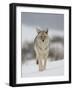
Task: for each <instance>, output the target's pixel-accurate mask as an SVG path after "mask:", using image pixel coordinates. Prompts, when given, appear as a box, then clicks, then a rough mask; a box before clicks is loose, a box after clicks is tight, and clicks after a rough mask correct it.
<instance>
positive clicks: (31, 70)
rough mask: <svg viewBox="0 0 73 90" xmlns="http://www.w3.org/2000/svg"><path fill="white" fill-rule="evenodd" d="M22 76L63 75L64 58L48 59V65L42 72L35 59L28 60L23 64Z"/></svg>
mask: <svg viewBox="0 0 73 90" xmlns="http://www.w3.org/2000/svg"><path fill="white" fill-rule="evenodd" d="M21 75H22V77H39V76H40V77H41V76H62V75H64V60H58V61H48V62H47V67H46V69H45V70H44V71H42V72H40V71H39V69H38V65H36V62H35V60H28V61H27V62H25V63H24V64H22V74H21Z"/></svg>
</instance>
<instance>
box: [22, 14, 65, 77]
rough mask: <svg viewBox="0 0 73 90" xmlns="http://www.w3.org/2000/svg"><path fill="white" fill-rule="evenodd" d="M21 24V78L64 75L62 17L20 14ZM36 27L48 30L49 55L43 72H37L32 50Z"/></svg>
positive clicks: (56, 15)
mask: <svg viewBox="0 0 73 90" xmlns="http://www.w3.org/2000/svg"><path fill="white" fill-rule="evenodd" d="M21 23H22V24H21V25H22V27H21V30H22V35H21V36H22V43H21V46H22V50H21V51H22V54H21V55H22V61H21V62H22V68H21V70H22V73H21V75H22V77H33V76H34V77H35V76H36V77H37V76H58V75H59V76H60V75H64V15H63V14H50V13H49V14H47V13H45V14H44V13H43V14H42V13H29V12H27V13H26V12H22V14H21ZM38 26H39V27H43V28H48V35H49V37H50V53H49V57H48V62H47V68H46V70H44V71H43V72H39V70H38V66H37V65H36V62H35V52H34V48H33V42H34V39H35V37H36V35H37V32H36V27H38Z"/></svg>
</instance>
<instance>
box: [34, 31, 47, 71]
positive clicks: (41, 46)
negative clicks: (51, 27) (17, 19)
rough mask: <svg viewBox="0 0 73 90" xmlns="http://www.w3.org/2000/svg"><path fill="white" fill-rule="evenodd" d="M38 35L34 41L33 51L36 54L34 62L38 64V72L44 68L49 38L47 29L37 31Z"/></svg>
mask: <svg viewBox="0 0 73 90" xmlns="http://www.w3.org/2000/svg"><path fill="white" fill-rule="evenodd" d="M37 32H38V35H37V36H36V38H35V40H34V50H35V53H36V62H37V63H38V64H39V70H40V71H42V70H44V69H45V68H46V62H47V58H48V54H49V36H48V29H46V30H40V29H37Z"/></svg>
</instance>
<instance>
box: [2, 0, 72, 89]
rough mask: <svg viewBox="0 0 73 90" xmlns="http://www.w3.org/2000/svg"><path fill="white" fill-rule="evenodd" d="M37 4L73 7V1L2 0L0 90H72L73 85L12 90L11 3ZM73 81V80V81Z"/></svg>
mask: <svg viewBox="0 0 73 90" xmlns="http://www.w3.org/2000/svg"><path fill="white" fill-rule="evenodd" d="M11 2H17V3H20V2H21V3H35V4H49V5H50V4H52V5H73V0H1V1H0V89H1V90H2V89H3V90H10V89H17V90H20V89H22V90H24V89H26V90H29V89H32V90H34V89H36V90H37V89H38V90H40V89H42V90H44V89H45V90H48V89H49V90H50V89H51V90H53V89H56V90H62V89H64V90H65V89H66V90H69V89H70V90H72V89H73V83H71V84H62V85H46V86H34V87H32V86H31V87H19V88H11V87H9V86H8V82H9V3H11ZM72 37H73V36H72ZM72 67H73V66H72ZM72 81H73V80H72Z"/></svg>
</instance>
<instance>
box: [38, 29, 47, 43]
mask: <svg viewBox="0 0 73 90" xmlns="http://www.w3.org/2000/svg"><path fill="white" fill-rule="evenodd" d="M37 33H38V35H37V36H38V38H39V39H40V40H41V41H42V42H44V41H45V40H46V38H47V37H48V29H44V30H43V29H42V30H41V29H38V28H37Z"/></svg>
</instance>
